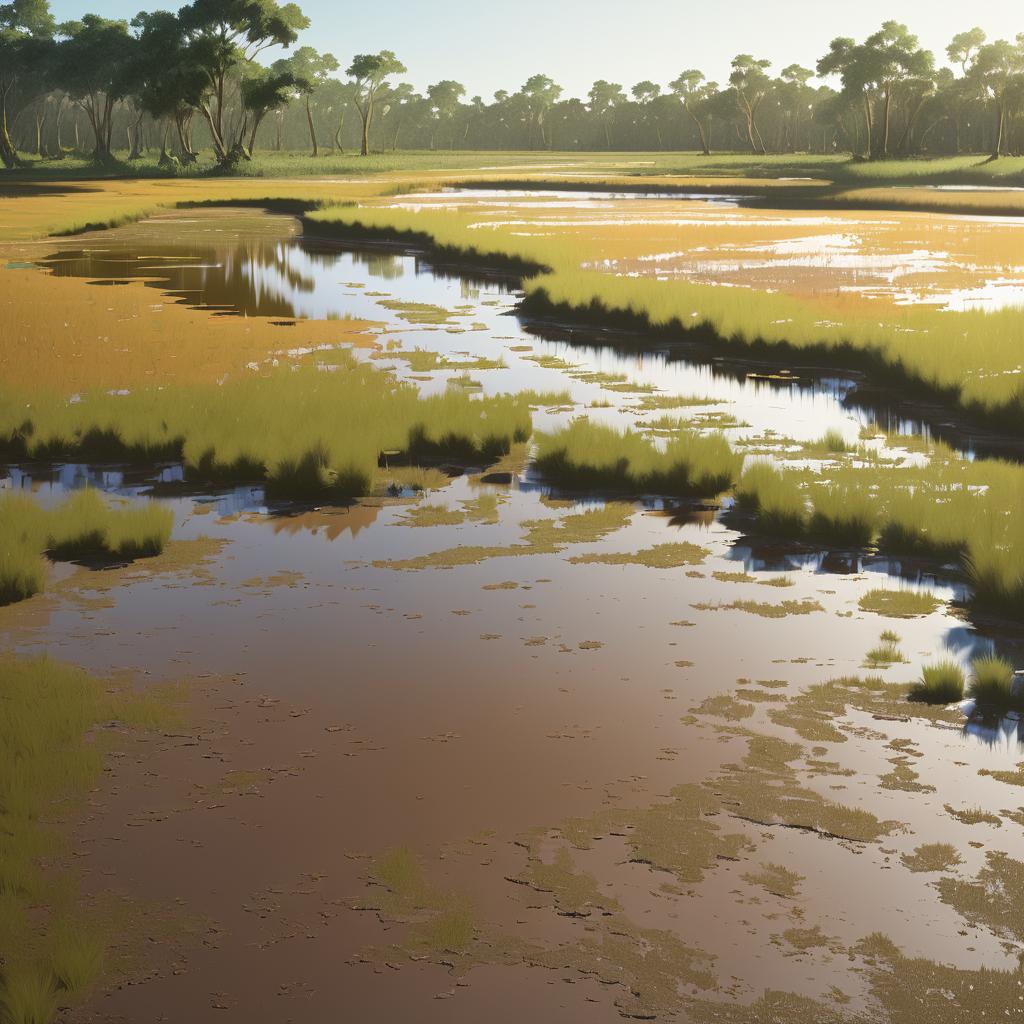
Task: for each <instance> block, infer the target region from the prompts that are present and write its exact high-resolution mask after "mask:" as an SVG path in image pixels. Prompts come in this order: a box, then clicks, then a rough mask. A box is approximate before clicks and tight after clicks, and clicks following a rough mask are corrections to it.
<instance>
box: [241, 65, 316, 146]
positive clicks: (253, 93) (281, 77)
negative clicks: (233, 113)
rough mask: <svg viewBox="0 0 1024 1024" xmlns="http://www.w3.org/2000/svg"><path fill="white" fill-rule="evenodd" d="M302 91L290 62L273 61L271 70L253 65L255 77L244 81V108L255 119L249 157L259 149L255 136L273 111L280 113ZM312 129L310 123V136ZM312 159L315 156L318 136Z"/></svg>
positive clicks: (242, 93)
mask: <svg viewBox="0 0 1024 1024" xmlns="http://www.w3.org/2000/svg"><path fill="white" fill-rule="evenodd" d="M282 65H283V66H282ZM302 88H303V86H302V85H300V84H299V83H298V82H297V81H296V78H295V73H294V72H293V71H292V69H291V68H290V67H288V62H287V61H274V63H273V65H272V66H271V67H270V68H262V67H260V66H259V65H254V66H253V72H252V74H250V75H249V76H248V77H246V78H244V79H243V80H242V84H241V95H242V106H243V107H244V108H245V110H246V112H247V113H248V114H249V115H250V116H251V118H252V127H251V128H250V130H249V144H248V146H247V147H246V149H247V152H248V155H249V156H250V157H251V156H252V154H253V152H254V150H255V149H256V133H257V132H258V131H259V130H260V125H261V124H262V123H263V119H264V118H265V117H266V116H267V114H269V113H270V112H271V111H272V110H280V109H281V108H282V107H284V106H287V104H288V103H290V102H291V101H292V99H294V97H295V93H296V91H301V90H302ZM307 112H308V107H307ZM312 130H313V129H312V123H310V132H311V133H312ZM313 156H316V136H315V135H314V136H313Z"/></svg>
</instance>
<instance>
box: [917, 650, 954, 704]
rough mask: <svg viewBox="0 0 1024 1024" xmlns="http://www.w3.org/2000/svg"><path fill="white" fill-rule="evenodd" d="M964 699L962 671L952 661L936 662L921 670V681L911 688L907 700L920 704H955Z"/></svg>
mask: <svg viewBox="0 0 1024 1024" xmlns="http://www.w3.org/2000/svg"><path fill="white" fill-rule="evenodd" d="M963 697H964V670H963V669H962V668H961V667H960V666H959V664H957V662H955V661H952V660H949V659H947V660H945V661H938V662H936V663H935V664H934V665H925V666H924V668H922V669H921V679H920V680H919V681H918V682H917V683H915V684H914V686H913V687H911V690H910V693H909V695H908V699H909V700H912V701H915V702H917V703H920V704H955V703H956V702H957V701H960V700H963Z"/></svg>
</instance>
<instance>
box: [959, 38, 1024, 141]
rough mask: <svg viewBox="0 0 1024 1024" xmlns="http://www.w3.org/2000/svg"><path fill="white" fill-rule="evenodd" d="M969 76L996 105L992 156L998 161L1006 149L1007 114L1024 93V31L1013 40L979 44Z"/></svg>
mask: <svg viewBox="0 0 1024 1024" xmlns="http://www.w3.org/2000/svg"><path fill="white" fill-rule="evenodd" d="M968 77H969V79H970V80H971V81H972V82H974V83H975V85H976V86H977V88H978V89H979V90H980V91H981V93H982V94H983V95H984V96H986V97H987V98H988V99H990V100H991V101H992V103H994V104H995V112H996V130H995V136H994V137H995V144H994V145H993V147H992V155H991V157H990V159H991V160H998V159H999V157H1000V156H1002V155H1004V153H1005V151H1006V124H1007V119H1008V116H1009V114H1010V113H1011V111H1012V110H1014V109H1015V108H1017V107H1019V105H1020V103H1021V100H1022V96H1024V33H1021V34H1020V35H1018V36H1017V39H1016V42H1013V43H1011V42H1008V41H1007V40H1005V39H997V40H996V41H995V42H993V43H985V44H984V45H983V46H981V47H979V49H978V52H977V55H976V57H975V59H974V63H973V65H972V67H971V69H970V72H969V74H968Z"/></svg>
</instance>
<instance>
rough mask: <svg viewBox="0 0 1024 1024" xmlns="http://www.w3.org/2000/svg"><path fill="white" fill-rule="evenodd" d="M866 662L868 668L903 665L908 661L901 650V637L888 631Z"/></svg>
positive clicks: (873, 648) (868, 655)
mask: <svg viewBox="0 0 1024 1024" xmlns="http://www.w3.org/2000/svg"><path fill="white" fill-rule="evenodd" d="M894 637H895V639H893V638H894ZM864 660H865V664H866V667H867V668H881V667H884V666H886V665H898V664H901V663H903V662H905V661H906V660H907V659H906V658H905V657H904V656H903V652H902V651H901V650H900V648H899V637H898V636H896V634H895V633H893V632H892V631H891V630H886V631H885V632H884V633H883V634H882V635H881V636H880V637H879V640H878V644H877V645H876V646H875V647H872V648H871V650H870V651H868V653H867V655H866V656H865V659H864Z"/></svg>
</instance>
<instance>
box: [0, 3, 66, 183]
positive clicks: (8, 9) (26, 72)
mask: <svg viewBox="0 0 1024 1024" xmlns="http://www.w3.org/2000/svg"><path fill="white" fill-rule="evenodd" d="M55 27H56V26H55V24H54V20H53V15H52V14H51V13H50V5H49V3H48V0H13V2H11V3H6V4H0V161H2V162H3V164H4V166H5V167H14V166H16V165H17V164H18V162H19V161H18V153H17V149H16V147H15V145H14V142H13V140H12V138H11V122H12V120H13V119H14V118H16V117H17V115H18V114H19V113H20V111H21V110H23V109H24V108H25V107H27V106H28V104H29V103H31V102H32V101H33V100H34V99H35V98H36V97H37V96H38V95H40V94H41V93H43V92H45V91H46V85H47V80H48V77H49V76H48V70H49V69H48V62H49V58H50V55H51V54H52V49H53V33H54V29H55Z"/></svg>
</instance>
